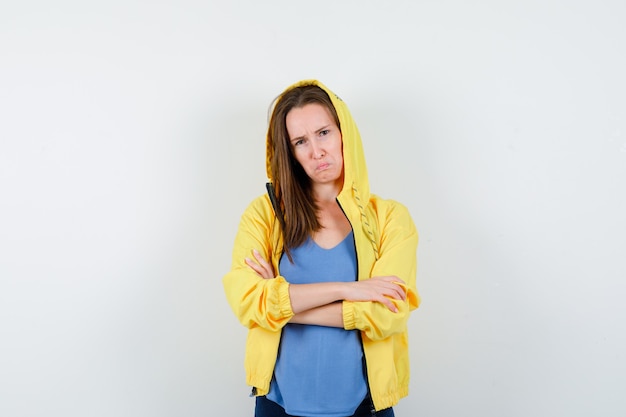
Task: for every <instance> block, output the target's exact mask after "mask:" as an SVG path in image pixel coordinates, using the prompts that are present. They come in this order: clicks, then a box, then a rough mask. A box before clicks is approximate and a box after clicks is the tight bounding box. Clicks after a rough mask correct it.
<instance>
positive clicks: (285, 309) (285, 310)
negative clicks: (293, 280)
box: [275, 277, 293, 317]
mask: <svg viewBox="0 0 626 417" xmlns="http://www.w3.org/2000/svg"><path fill="white" fill-rule="evenodd" d="M275 279H278V280H280V281H281V282H280V284H279V286H278V308H279V311H280V315H281V316H282V317H291V316H293V309H292V308H291V298H290V297H289V283H288V282H287V281H286V280H285V279H284V278H282V277H278V278H275Z"/></svg>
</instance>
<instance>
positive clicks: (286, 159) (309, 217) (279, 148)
mask: <svg viewBox="0 0 626 417" xmlns="http://www.w3.org/2000/svg"><path fill="white" fill-rule="evenodd" d="M312 103H316V104H321V105H322V106H324V107H326V108H327V109H328V110H329V111H330V114H331V115H332V117H333V119H334V121H335V123H336V124H337V127H338V128H339V129H340V130H341V126H340V124H339V117H338V116H337V111H336V110H335V106H333V103H332V101H331V100H330V97H329V96H328V94H327V93H326V91H324V90H323V89H322V88H321V87H318V86H317V85H304V86H298V87H294V88H292V89H290V90H287V91H285V92H284V93H283V94H282V95H280V96H279V97H278V98H277V100H276V105H275V106H274V110H273V111H272V116H271V117H270V121H269V129H268V132H267V143H268V146H269V147H271V160H270V169H271V174H272V177H273V178H272V180H273V189H274V193H275V195H274V197H275V201H276V204H277V205H279V207H275V208H274V209H275V211H276V215H277V216H278V217H279V221H280V224H281V228H282V231H283V240H284V250H285V253H286V254H287V256H288V257H289V259H290V260H291V254H290V252H289V249H292V248H296V247H298V246H300V245H301V244H302V243H304V242H305V240H306V239H307V237H308V236H309V235H310V234H312V233H313V232H316V231H318V230H319V229H320V228H321V227H322V226H321V224H320V222H319V219H318V218H317V210H318V208H317V205H316V204H315V201H314V199H313V193H312V192H311V180H310V178H309V177H308V175H307V174H306V172H304V169H303V168H302V166H301V165H300V163H299V162H298V161H297V160H296V158H295V157H294V155H293V150H292V147H291V145H290V140H289V133H288V132H287V124H286V120H287V114H288V113H289V111H291V110H292V109H294V108H301V107H304V106H305V105H307V104H312ZM271 192H272V191H271V187H270V193H271ZM270 197H272V196H271V195H270Z"/></svg>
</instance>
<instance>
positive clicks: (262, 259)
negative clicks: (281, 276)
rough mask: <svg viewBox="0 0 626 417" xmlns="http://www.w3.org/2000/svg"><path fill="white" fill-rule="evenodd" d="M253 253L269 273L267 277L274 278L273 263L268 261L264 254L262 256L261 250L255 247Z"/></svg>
mask: <svg viewBox="0 0 626 417" xmlns="http://www.w3.org/2000/svg"><path fill="white" fill-rule="evenodd" d="M252 253H253V254H254V257H255V258H256V260H257V262H258V263H259V265H260V266H261V267H262V268H263V269H264V271H265V274H266V275H267V276H266V278H274V268H273V267H272V265H271V264H270V263H269V262H268V261H266V260H265V258H263V256H261V254H260V253H259V251H257V250H256V249H254V250H253V251H252Z"/></svg>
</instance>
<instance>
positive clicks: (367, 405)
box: [254, 395, 394, 417]
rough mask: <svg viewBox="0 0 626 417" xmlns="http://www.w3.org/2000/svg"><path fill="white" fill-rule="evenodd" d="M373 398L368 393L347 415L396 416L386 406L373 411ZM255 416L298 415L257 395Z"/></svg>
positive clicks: (366, 416) (357, 416)
mask: <svg viewBox="0 0 626 417" xmlns="http://www.w3.org/2000/svg"><path fill="white" fill-rule="evenodd" d="M373 408H374V407H373V406H372V400H371V399H370V396H369V395H368V396H367V397H365V399H364V400H363V402H362V403H361V405H359V407H358V408H357V409H356V411H355V412H354V414H353V415H352V416H346V417H372V416H376V417H394V414H393V408H391V407H390V408H385V409H384V410H380V411H379V412H377V413H375V412H374V411H373ZM254 417H297V416H292V415H290V414H287V413H285V409H284V408H282V407H281V406H280V405H278V404H276V403H275V402H274V401H272V400H268V399H267V398H265V397H264V396H263V397H260V396H259V397H256V408H255V410H254Z"/></svg>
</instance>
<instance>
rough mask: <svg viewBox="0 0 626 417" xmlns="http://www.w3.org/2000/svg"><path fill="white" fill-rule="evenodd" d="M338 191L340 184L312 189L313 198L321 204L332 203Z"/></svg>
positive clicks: (322, 185) (318, 186)
mask: <svg viewBox="0 0 626 417" xmlns="http://www.w3.org/2000/svg"><path fill="white" fill-rule="evenodd" d="M340 191H341V185H340V184H336V183H335V184H320V185H317V186H316V187H314V188H313V198H314V199H315V201H316V202H318V203H321V204H324V203H331V202H333V203H334V202H335V201H336V199H337V196H338V195H339V192H340Z"/></svg>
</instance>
